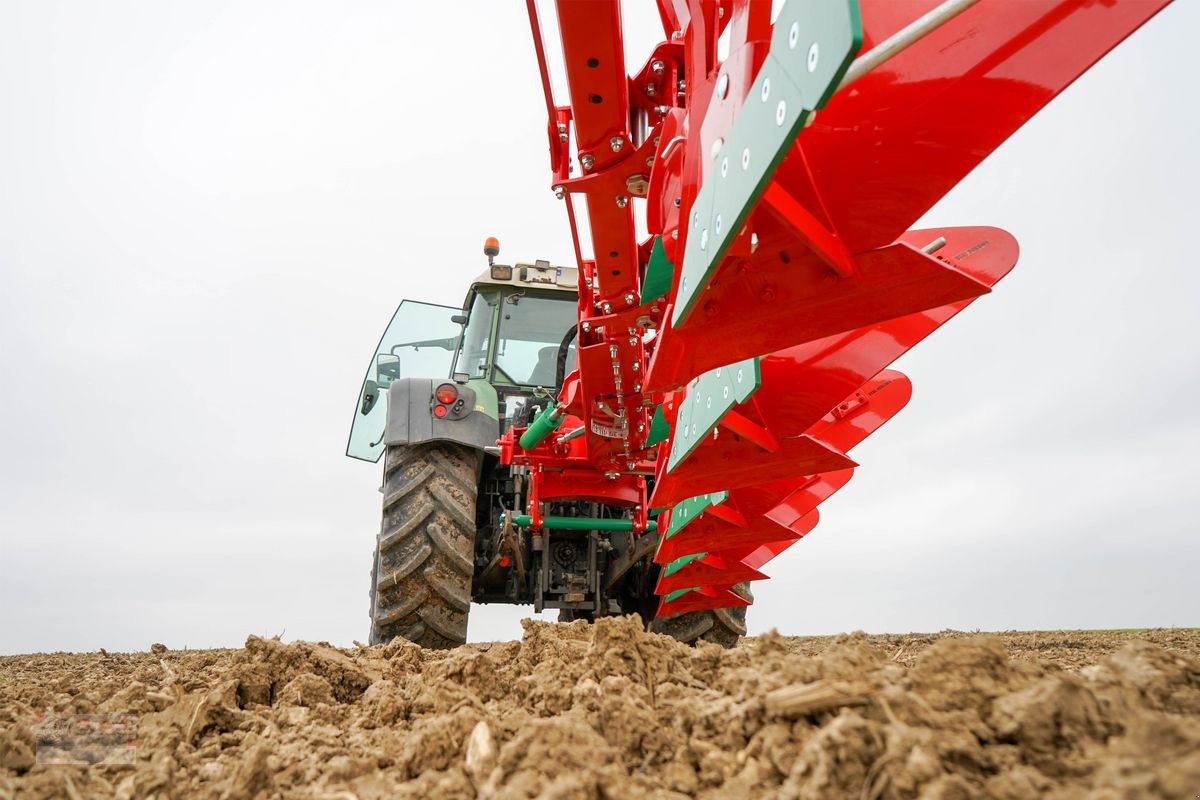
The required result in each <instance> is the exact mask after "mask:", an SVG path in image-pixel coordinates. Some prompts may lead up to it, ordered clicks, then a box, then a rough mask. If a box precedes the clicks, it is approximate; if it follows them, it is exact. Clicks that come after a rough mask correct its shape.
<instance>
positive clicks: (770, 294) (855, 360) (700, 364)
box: [501, 0, 1166, 616]
mask: <svg viewBox="0 0 1200 800" xmlns="http://www.w3.org/2000/svg"><path fill="white" fill-rule="evenodd" d="M1164 5H1166V0H1109V1H1108V2H1087V1H1085V0H1023V1H1022V2H1012V1H1011V0H974V1H973V0H950V1H949V2H943V3H938V2H935V0H909V1H908V2H894V1H893V0H787V2H786V3H784V4H783V6H782V8H781V9H780V11H779V14H778V16H777V17H776V18H775V19H774V21H772V19H771V6H772V3H771V2H768V1H767V0H659V12H660V17H661V20H662V23H663V37H664V38H663V42H662V43H661V44H659V45H658V46H656V47H655V48H654V49H653V51H652V53H651V54H650V55H649V58H647V60H646V61H645V63H644V64H643V65H641V66H640V67H639V68H638V69H637V70H636V72H634V73H633V74H632V76H630V74H629V70H628V69H627V65H626V64H625V60H624V42H623V39H622V28H621V15H620V5H619V2H618V0H593V1H592V2H586V3H583V2H574V0H558V2H557V3H556V8H557V17H558V27H559V30H560V32H561V37H562V46H563V53H564V62H565V63H564V65H563V67H564V69H565V75H566V79H567V84H568V87H569V92H570V98H569V102H567V103H565V104H558V103H556V102H555V100H554V98H553V96H552V92H551V89H550V87H551V83H550V80H549V71H548V65H547V64H546V59H545V55H544V49H543V47H542V41H541V30H540V24H539V21H538V16H537V9H536V7H535V3H534V0H528V7H529V12H530V19H531V23H532V28H533V32H534V38H535V44H536V47H537V54H538V58H539V63H540V65H541V70H542V79H543V87H544V89H545V95H546V103H547V110H548V113H549V141H550V162H551V171H552V182H551V186H552V188H553V190H554V191H555V193H556V194H557V195H558V196H559V197H561V198H562V199H564V200H565V202H566V209H567V218H568V224H570V226H571V229H572V232H573V234H574V237H575V246H576V257H577V259H578V267H579V270H580V276H581V277H580V285H579V327H578V333H577V348H578V366H577V368H576V369H575V370H574V371H573V372H571V373H570V374H569V375H567V376H566V379H565V381H564V382H563V386H562V390H561V392H560V394H559V396H558V398H557V403H555V404H551V406H549V407H548V408H547V410H546V412H545V413H546V419H545V420H544V421H543V420H540V421H539V422H538V423H536V424H537V425H540V426H541V428H540V429H539V430H541V429H545V430H556V429H557V427H558V426H559V425H565V429H567V430H570V431H574V432H577V433H574V434H572V435H570V436H555V435H549V436H547V435H544V434H543V433H539V435H537V436H529V437H526V440H525V444H526V445H527V446H525V447H523V446H522V444H521V440H522V435H523V434H525V433H526V431H527V430H529V431H533V430H534V428H535V425H529V426H528V428H519V427H517V428H511V429H509V430H508V431H507V433H506V434H505V436H504V439H503V440H502V442H501V463H504V464H516V465H522V466H527V467H529V468H530V471H529V473H528V474H529V481H530V488H529V502H528V507H527V508H525V509H524V514H522V515H519V517H518V518H519V519H521V520H522V521H523V523H527V527H528V528H529V529H530V530H531V531H532V532H533V534H534V535H537V534H538V531H539V530H541V529H542V528H550V527H552V523H551V522H550V521H548V519H547V517H546V516H545V515H544V512H543V510H542V504H543V502H545V501H547V500H551V499H563V498H570V499H585V500H590V501H594V502H598V503H604V504H608V505H612V506H616V507H618V508H623V509H626V511H627V515H628V519H629V520H630V522H629V524H630V525H631V526H632V528H631V529H632V530H633V531H634V532H635V533H637V534H639V535H640V536H643V537H655V540H654V544H653V546H652V547H650V548H648V552H652V553H653V560H654V562H655V563H657V564H659V565H661V567H662V569H661V572H660V574H659V578H658V581H657V585H656V587H655V591H656V593H657V594H659V595H661V596H662V598H663V599H662V601H661V604H660V606H659V609H658V614H659V615H660V616H669V615H674V614H680V613H689V612H697V611H704V610H708V609H715V608H726V607H736V606H744V605H747V604H748V603H749V601H748V599H747V598H746V597H744V596H743V594H744V592H741V591H740V590H739V589H737V588H736V587H737V585H738V584H741V583H744V582H747V581H755V580H762V579H764V578H765V577H767V576H766V574H765V573H764V572H763V568H764V566H766V565H767V563H768V562H769V561H770V560H771V559H773V558H774V557H775V556H777V555H778V554H779V553H781V552H782V551H783V550H785V549H786V548H787V547H789V546H791V545H792V544H794V543H795V542H796V541H798V540H799V539H800V538H802V537H803V536H805V535H806V534H807V533H808V532H809V531H811V530H812V529H813V527H814V526H815V525H816V523H817V520H818V511H817V506H818V505H819V504H820V503H821V502H823V501H824V500H825V499H827V498H828V497H830V496H831V495H832V494H833V493H834V492H836V491H838V490H839V489H840V488H842V487H843V486H845V485H846V483H847V482H848V481H849V480H850V478H851V476H852V475H853V472H854V468H855V466H856V464H855V462H854V461H853V460H852V459H851V458H850V456H849V455H848V454H849V453H850V452H851V451H852V449H853V448H854V447H855V445H857V444H858V443H859V442H861V441H862V440H863V439H865V438H866V437H867V436H869V435H871V434H872V433H874V432H875V431H876V430H878V429H879V427H880V426H882V425H883V424H884V423H885V422H887V421H888V420H889V419H891V418H892V417H893V416H895V415H896V414H897V413H898V412H899V411H900V410H901V409H902V408H903V407H904V405H905V404H906V403H907V402H908V399H909V396H910V394H911V385H910V383H909V381H908V379H907V378H906V377H904V376H903V375H901V374H900V373H898V372H894V371H892V370H889V369H888V367H889V365H890V364H891V363H892V362H893V361H895V360H896V359H897V358H898V357H900V356H901V355H903V354H904V353H905V352H906V351H907V350H908V349H909V348H911V347H913V346H914V345H916V344H917V343H918V342H920V341H921V340H922V339H924V338H925V337H926V336H928V335H929V334H930V333H932V332H933V331H934V330H935V329H937V328H938V327H940V326H941V325H942V324H944V323H945V322H947V321H948V320H949V319H950V318H951V317H953V316H954V315H955V314H957V313H958V312H959V311H961V310H963V309H964V308H965V307H966V306H967V305H969V304H970V303H971V302H972V301H974V300H975V299H976V298H977V297H979V296H980V295H982V294H986V293H987V292H989V291H991V289H992V287H993V286H995V284H996V283H997V282H998V281H999V280H1000V279H1001V278H1003V277H1004V276H1005V275H1006V274H1007V273H1008V272H1009V271H1010V270H1011V269H1012V268H1013V266H1014V265H1015V264H1016V261H1017V256H1018V248H1017V243H1016V241H1015V240H1014V239H1013V237H1012V236H1010V235H1009V234H1008V233H1006V232H1004V231H1002V230H999V229H996V228H988V227H959V228H944V229H932V230H917V231H913V230H908V228H909V227H910V226H911V225H913V224H914V223H915V222H916V221H917V220H918V219H919V218H920V217H921V216H922V215H923V214H924V213H925V212H926V211H928V210H929V208H930V207H931V206H932V205H933V204H934V203H936V202H937V201H938V200H939V199H940V198H942V197H943V196H944V195H945V194H946V192H947V191H949V190H950V189H951V188H952V187H953V186H954V185H955V184H957V183H958V182H959V181H960V180H962V179H963V177H965V176H966V175H967V173H968V172H970V171H971V170H972V169H973V168H974V167H975V166H976V165H977V164H978V163H979V162H980V161H981V160H982V159H983V158H985V157H986V156H987V155H988V154H989V153H990V152H992V151H993V150H994V149H995V148H996V147H997V146H999V145H1000V144H1001V143H1002V142H1003V141H1004V140H1005V139H1006V138H1007V137H1008V136H1009V135H1011V134H1012V133H1013V132H1014V131H1015V130H1016V129H1017V128H1018V127H1020V126H1021V125H1022V124H1023V123H1024V122H1025V121H1026V120H1028V119H1029V118H1030V117H1031V116H1032V115H1033V114H1035V113H1036V112H1037V111H1038V110H1040V109H1041V108H1042V107H1043V106H1044V105H1045V104H1046V103H1047V102H1049V101H1050V100H1051V99H1052V98H1053V97H1054V96H1055V95H1056V94H1058V93H1059V92H1060V91H1062V90H1063V89H1064V88H1065V87H1066V86H1067V85H1069V84H1070V83H1071V82H1072V81H1073V80H1075V78H1077V77H1078V76H1079V75H1080V74H1082V73H1083V72H1084V71H1086V70H1087V69H1088V68H1089V67H1090V66H1091V65H1092V64H1093V63H1095V61H1096V60H1097V59H1099V58H1100V57H1101V56H1103V55H1104V54H1105V53H1106V52H1107V51H1108V50H1109V49H1111V48H1112V47H1114V46H1115V45H1116V44H1118V43H1119V42H1120V41H1121V40H1122V39H1123V38H1124V37H1126V36H1128V35H1129V34H1130V33H1132V32H1133V31H1134V30H1136V29H1137V28H1138V27H1139V26H1140V25H1142V24H1143V23H1144V22H1145V21H1146V20H1147V19H1149V18H1150V17H1152V16H1153V15H1154V14H1155V13H1156V12H1157V11H1159V10H1160V9H1161V8H1162V7H1163V6H1164ZM723 37H724V38H726V39H727V40H728V42H729V45H728V53H727V55H726V56H725V57H724V59H723V60H719V59H718V57H717V53H718V50H719V47H718V43H719V40H722V38H723ZM572 142H573V143H574V147H572ZM643 203H644V206H643V205H642V204H643ZM643 208H644V213H645V221H646V228H647V230H648V231H649V236H648V237H645V238H643V239H640V240H639V238H638V235H637V233H636V231H637V226H635V224H634V215H635V213H641V211H642V209H643ZM583 215H586V219H587V223H588V225H587V230H588V231H589V234H588V235H587V236H586V237H584V236H582V235H581V230H582V226H581V225H580V222H581V220H580V217H581V216H583ZM518 511H520V509H518ZM655 511H657V512H658V513H657V518H656V519H655V518H654V512H655ZM597 522H599V521H597ZM626 529H627V530H628V529H629V528H626Z"/></svg>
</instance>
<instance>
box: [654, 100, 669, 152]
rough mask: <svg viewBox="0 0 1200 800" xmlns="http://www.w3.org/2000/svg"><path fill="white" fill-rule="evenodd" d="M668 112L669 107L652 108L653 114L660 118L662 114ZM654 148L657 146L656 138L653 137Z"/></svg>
mask: <svg viewBox="0 0 1200 800" xmlns="http://www.w3.org/2000/svg"><path fill="white" fill-rule="evenodd" d="M670 110H671V107H670V106H655V107H654V112H655V113H656V114H658V115H659V116H662V115H663V114H666V113H667V112H668V111H670ZM654 146H655V147H657V146H658V137H655V138H654Z"/></svg>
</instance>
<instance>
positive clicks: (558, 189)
mask: <svg viewBox="0 0 1200 800" xmlns="http://www.w3.org/2000/svg"><path fill="white" fill-rule="evenodd" d="M566 194H567V190H566V188H565V187H563V186H562V185H559V186H555V187H554V196H555V197H556V198H558V199H559V200H562V199H563V198H564V197H565V196H566Z"/></svg>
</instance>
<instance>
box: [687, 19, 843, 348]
mask: <svg viewBox="0 0 1200 800" xmlns="http://www.w3.org/2000/svg"><path fill="white" fill-rule="evenodd" d="M862 36H863V35H862V19H861V17H860V15H859V11H858V2H857V0H843V2H831V1H830V0H788V2H787V3H786V4H785V5H784V7H783V9H782V10H781V11H780V13H779V17H778V18H777V19H776V20H775V29H774V33H773V34H772V37H771V50H770V52H769V53H768V54H767V58H766V60H765V61H764V62H763V65H762V68H761V69H760V70H759V73H758V76H757V77H756V78H755V80H754V84H753V86H751V88H750V93H749V94H748V95H747V96H746V101H745V104H744V105H743V106H742V110H741V111H740V112H739V113H738V116H737V119H736V120H734V123H733V126H732V127H731V128H730V130H729V133H728V135H727V136H726V137H725V142H724V144H723V145H722V147H721V149H720V151H719V152H718V153H717V155H716V156H715V160H714V163H713V164H711V165H710V167H709V170H708V172H707V174H706V178H705V181H704V185H703V186H702V187H701V188H700V192H699V193H698V194H697V196H696V202H695V204H694V205H693V206H692V211H691V217H690V218H689V220H688V225H689V228H688V236H687V246H686V248H685V250H684V254H683V266H682V269H681V273H680V275H681V277H680V281H679V293H678V295H677V296H676V298H675V305H674V312H673V313H672V316H671V324H672V325H674V326H676V327H678V326H679V325H680V324H681V323H683V322H684V321H685V320H686V319H687V317H688V315H689V314H690V313H691V311H692V309H693V308H694V307H695V305H696V302H697V300H698V299H699V296H700V293H701V291H702V290H703V288H704V287H705V286H707V285H708V283H709V282H710V281H711V280H712V275H713V272H714V271H716V268H717V266H718V265H719V264H720V263H721V259H722V258H723V257H724V256H725V252H726V251H727V250H728V249H729V245H730V243H731V242H732V241H733V238H734V237H735V236H736V235H737V233H738V231H740V230H741V228H742V226H743V225H744V224H745V222H746V217H747V216H749V214H750V210H751V209H752V208H754V205H755V203H756V202H757V200H758V198H759V197H760V196H761V195H762V193H763V192H764V191H765V190H766V188H767V185H768V184H769V183H770V181H771V179H772V177H773V176H774V175H775V170H776V169H777V168H778V167H779V163H780V162H781V161H782V160H783V158H784V156H786V155H787V153H788V151H789V150H790V149H791V146H792V143H793V142H795V141H796V137H797V136H799V135H800V132H801V131H802V130H803V129H804V125H805V122H806V120H807V119H808V114H809V112H810V111H815V110H817V109H819V108H821V107H822V106H824V105H825V103H826V102H827V101H828V100H829V98H830V97H832V96H833V93H834V91H836V89H837V85H838V83H840V82H841V80H842V76H843V75H845V74H846V70H847V69H849V68H850V64H851V62H853V61H854V56H855V55H857V53H858V51H859V49H860V48H861V47H862Z"/></svg>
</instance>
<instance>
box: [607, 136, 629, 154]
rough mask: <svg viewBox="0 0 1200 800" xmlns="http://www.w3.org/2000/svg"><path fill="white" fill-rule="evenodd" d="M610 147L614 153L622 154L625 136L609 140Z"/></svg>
mask: <svg viewBox="0 0 1200 800" xmlns="http://www.w3.org/2000/svg"><path fill="white" fill-rule="evenodd" d="M608 146H609V147H611V148H612V151H613V152H614V153H619V152H621V148H622V147H624V146H625V137H624V136H614V137H612V138H611V139H609V140H608Z"/></svg>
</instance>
